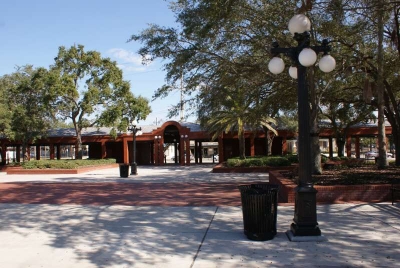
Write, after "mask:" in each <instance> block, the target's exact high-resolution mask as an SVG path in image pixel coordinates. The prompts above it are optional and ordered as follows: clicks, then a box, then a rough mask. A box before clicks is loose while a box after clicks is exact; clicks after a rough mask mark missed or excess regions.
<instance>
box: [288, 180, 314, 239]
mask: <svg viewBox="0 0 400 268" xmlns="http://www.w3.org/2000/svg"><path fill="white" fill-rule="evenodd" d="M295 194H296V195H295V214H294V219H293V221H294V222H293V223H292V224H291V225H290V232H291V234H292V235H293V236H321V230H320V229H319V227H318V222H317V190H316V189H315V188H314V187H313V186H312V185H311V184H310V185H303V186H297V187H296V188H295Z"/></svg>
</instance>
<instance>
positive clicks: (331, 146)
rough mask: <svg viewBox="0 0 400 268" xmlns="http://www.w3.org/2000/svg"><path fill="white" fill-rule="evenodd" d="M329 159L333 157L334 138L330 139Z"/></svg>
mask: <svg viewBox="0 0 400 268" xmlns="http://www.w3.org/2000/svg"><path fill="white" fill-rule="evenodd" d="M329 157H330V158H332V157H333V138H332V137H329Z"/></svg>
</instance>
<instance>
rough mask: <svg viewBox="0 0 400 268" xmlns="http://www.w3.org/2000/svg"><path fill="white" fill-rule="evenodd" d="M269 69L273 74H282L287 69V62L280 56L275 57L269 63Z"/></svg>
mask: <svg viewBox="0 0 400 268" xmlns="http://www.w3.org/2000/svg"><path fill="white" fill-rule="evenodd" d="M268 69H269V71H270V72H271V73H273V74H280V73H281V72H283V70H284V69H285V63H284V62H283V60H282V59H281V58H279V57H273V58H272V59H271V60H270V61H269V63H268Z"/></svg>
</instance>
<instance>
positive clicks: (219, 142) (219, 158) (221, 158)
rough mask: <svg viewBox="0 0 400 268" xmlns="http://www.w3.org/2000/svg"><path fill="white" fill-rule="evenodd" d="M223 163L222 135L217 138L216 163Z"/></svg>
mask: <svg viewBox="0 0 400 268" xmlns="http://www.w3.org/2000/svg"><path fill="white" fill-rule="evenodd" d="M223 161H224V140H223V138H222V135H220V136H219V137H218V163H222V162H223Z"/></svg>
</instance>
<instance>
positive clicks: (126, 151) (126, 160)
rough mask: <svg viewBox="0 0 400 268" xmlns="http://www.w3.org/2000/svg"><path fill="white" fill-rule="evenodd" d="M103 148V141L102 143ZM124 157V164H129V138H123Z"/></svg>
mask: <svg viewBox="0 0 400 268" xmlns="http://www.w3.org/2000/svg"><path fill="white" fill-rule="evenodd" d="M101 147H102V148H103V143H102V144H101ZM122 158H123V160H122V161H123V163H124V164H129V148H128V139H127V138H122Z"/></svg>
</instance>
